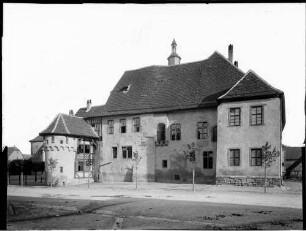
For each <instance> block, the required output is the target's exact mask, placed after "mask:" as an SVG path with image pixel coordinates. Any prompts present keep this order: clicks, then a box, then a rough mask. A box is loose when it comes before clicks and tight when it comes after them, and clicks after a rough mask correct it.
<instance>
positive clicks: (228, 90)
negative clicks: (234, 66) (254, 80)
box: [218, 70, 250, 99]
mask: <svg viewBox="0 0 306 231" xmlns="http://www.w3.org/2000/svg"><path fill="white" fill-rule="evenodd" d="M249 72H250V70H249V71H248V72H247V73H246V74H244V76H242V77H241V79H239V80H238V81H237V82H236V83H235V84H234V85H233V86H232V87H231V88H230V89H229V90H228V91H227V92H225V94H223V95H221V96H220V97H219V98H218V99H222V98H223V97H224V96H226V95H227V94H228V93H230V92H231V91H232V90H233V89H234V88H235V87H236V86H237V85H238V84H239V83H240V82H241V81H242V80H243V79H244V78H245V77H246V76H247V75H248V73H249Z"/></svg>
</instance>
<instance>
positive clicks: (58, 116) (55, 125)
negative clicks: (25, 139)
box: [51, 113, 61, 133]
mask: <svg viewBox="0 0 306 231" xmlns="http://www.w3.org/2000/svg"><path fill="white" fill-rule="evenodd" d="M60 117H61V113H59V114H58V115H57V120H56V122H55V124H54V128H53V129H52V130H51V133H53V132H54V131H55V129H56V127H57V124H58V121H59V119H60ZM52 122H53V120H52Z"/></svg>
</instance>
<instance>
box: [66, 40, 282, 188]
mask: <svg viewBox="0 0 306 231" xmlns="http://www.w3.org/2000/svg"><path fill="white" fill-rule="evenodd" d="M176 47H177V44H176V42H175V40H174V41H173V42H172V44H171V54H170V56H169V57H168V66H149V67H144V68H140V69H137V70H131V71H126V72H125V73H124V74H123V76H122V77H121V79H120V80H119V82H118V83H117V84H116V86H115V87H114V89H113V90H112V91H111V93H110V96H109V98H108V100H107V102H106V104H105V105H101V106H92V102H91V100H88V101H87V105H86V107H84V108H80V109H79V110H78V111H77V113H76V116H78V117H82V118H84V120H86V121H87V122H88V123H89V124H90V125H91V126H92V127H93V129H94V130H95V132H96V134H97V135H98V137H99V141H97V144H98V146H99V150H100V151H98V152H96V155H97V156H96V158H97V159H96V161H97V162H99V163H100V165H102V167H101V168H97V171H98V172H96V174H95V180H96V181H133V178H134V177H135V171H134V164H133V161H132V159H133V153H134V152H138V153H139V154H140V155H141V156H142V160H141V163H140V165H139V169H138V178H139V180H142V181H157V182H175V183H180V182H184V183H185V182H187V183H188V182H191V181H192V173H191V166H190V163H188V162H187V161H186V160H185V158H184V154H183V150H185V149H186V147H187V144H190V143H191V142H194V143H195V144H196V147H197V149H198V151H197V153H196V174H195V182H196V183H212V184H215V183H217V184H236V185H261V184H262V182H263V176H264V167H263V166H262V156H261V147H262V145H264V144H265V142H266V141H268V142H269V143H270V144H271V145H272V147H274V146H275V147H276V148H277V150H279V151H280V152H281V153H282V146H281V140H282V130H283V128H284V126H285V102H284V93H283V92H282V91H280V90H278V89H276V88H274V87H272V86H271V85H270V84H268V83H267V82H266V81H265V80H263V79H262V78H261V77H260V76H258V75H257V74H256V73H255V72H254V71H252V70H250V71H248V72H247V73H244V72H243V71H242V70H240V69H239V68H238V62H237V61H235V62H234V63H233V45H230V46H229V49H228V58H226V57H224V56H223V55H222V54H220V53H219V52H217V51H215V52H214V53H213V54H212V55H211V56H209V57H208V58H207V59H204V60H202V61H198V62H191V63H185V64H181V63H180V62H181V57H180V56H179V55H178V54H177V52H176ZM282 159H283V157H282V156H280V157H279V158H278V160H277V161H276V162H274V163H273V166H272V167H271V168H269V170H268V176H269V182H270V183H271V184H278V185H279V184H280V182H281V178H282ZM71 161H72V160H71ZM106 163H111V164H107V165H104V164H106Z"/></svg>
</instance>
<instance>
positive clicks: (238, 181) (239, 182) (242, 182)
mask: <svg viewBox="0 0 306 231" xmlns="http://www.w3.org/2000/svg"><path fill="white" fill-rule="evenodd" d="M264 183H265V178H264V177H252V176H250V177H238V176H224V177H216V184H217V185H222V184H226V185H236V186H258V187H262V186H264ZM281 183H282V180H281V178H277V177H268V178H267V187H273V186H280V185H281Z"/></svg>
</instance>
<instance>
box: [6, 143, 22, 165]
mask: <svg viewBox="0 0 306 231" xmlns="http://www.w3.org/2000/svg"><path fill="white" fill-rule="evenodd" d="M7 154H8V156H7V160H8V162H11V161H13V160H24V157H23V154H22V153H21V151H20V150H19V148H17V147H16V146H13V147H7Z"/></svg>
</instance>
